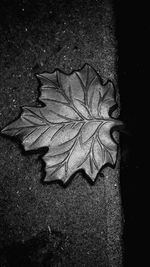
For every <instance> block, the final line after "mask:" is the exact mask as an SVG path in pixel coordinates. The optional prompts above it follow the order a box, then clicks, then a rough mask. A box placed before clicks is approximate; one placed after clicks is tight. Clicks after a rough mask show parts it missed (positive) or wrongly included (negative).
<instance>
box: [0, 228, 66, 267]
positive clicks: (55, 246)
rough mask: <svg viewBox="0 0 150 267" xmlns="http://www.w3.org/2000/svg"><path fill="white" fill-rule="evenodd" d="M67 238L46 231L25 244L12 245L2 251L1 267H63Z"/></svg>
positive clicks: (54, 232) (0, 256)
mask: <svg viewBox="0 0 150 267" xmlns="http://www.w3.org/2000/svg"><path fill="white" fill-rule="evenodd" d="M65 242H66V241H65V237H64V236H63V235H62V233H61V232H58V231H50V232H49V230H48V229H47V230H45V231H41V232H39V233H38V234H37V235H36V236H34V237H32V238H31V239H30V240H27V241H25V242H16V243H12V244H11V245H10V246H8V247H4V248H3V249H2V250H1V251H0V264H1V265H0V266H5V267H14V266H15V267H26V266H28V267H38V266H39V267H42V266H43V267H47V266H61V264H62V261H63V257H66V256H67V255H63V254H64V253H63V246H64V243H65Z"/></svg>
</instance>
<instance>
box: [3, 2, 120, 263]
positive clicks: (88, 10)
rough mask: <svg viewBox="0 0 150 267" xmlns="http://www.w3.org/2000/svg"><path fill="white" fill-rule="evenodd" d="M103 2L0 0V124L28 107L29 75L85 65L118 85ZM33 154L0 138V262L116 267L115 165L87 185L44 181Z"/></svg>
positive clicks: (33, 95) (33, 92)
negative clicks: (64, 186) (64, 184)
mask: <svg viewBox="0 0 150 267" xmlns="http://www.w3.org/2000/svg"><path fill="white" fill-rule="evenodd" d="M112 11H113V8H112V6H111V4H110V1H96V0H92V1H90V0H88V1H81V0H80V1H74V2H73V1H61V0H57V1H48V0H47V1H42V0H41V1H40V0H38V1H36V2H35V3H34V2H33V1H32V2H31V1H27V0H24V1H23V0H22V1H19V0H18V1H17V0H16V1H10V2H9V1H8V0H7V1H6V0H3V1H2V7H1V26H0V35H1V43H0V53H1V62H0V76H1V84H0V96H1V97H0V127H1V128H2V127H4V126H5V125H6V124H8V123H9V122H11V121H12V120H14V119H15V118H17V117H18V115H19V114H20V107H21V106H24V105H29V106H35V105H36V104H37V97H38V90H37V88H38V82H37V80H36V78H35V76H34V74H35V73H41V72H43V71H50V72H51V71H54V69H55V68H59V69H61V70H63V71H64V72H66V73H69V72H71V71H72V70H74V69H80V68H81V67H82V66H83V65H84V63H89V64H90V65H91V66H93V67H94V68H95V69H96V70H97V72H98V73H99V74H100V75H101V77H102V79H103V81H104V82H105V81H106V80H107V79H111V80H112V81H113V82H114V83H115V85H116V87H117V79H116V77H117V75H116V67H115V66H116V61H117V57H116V40H115V33H114V29H115V27H114V18H113V12H112ZM43 153H44V152H43V151H40V152H38V153H32V154H31V153H24V152H23V150H22V149H21V147H20V145H19V144H17V143H15V142H13V141H12V140H10V139H8V138H5V137H4V136H0V206H1V210H0V213H1V214H0V220H1V221H0V237H1V240H0V248H1V252H2V253H1V255H2V256H1V265H2V266H6V267H7V266H19V267H21V266H23V267H24V266H65V267H66V266H95V267H96V266H102V267H106V266H107V267H109V266H114V267H117V266H121V246H120V238H121V208H120V207H121V204H120V194H119V182H118V179H119V167H118V166H119V162H117V165H116V167H115V169H111V168H109V167H107V168H106V169H105V170H104V171H103V174H104V175H103V176H100V175H99V176H98V177H97V180H96V182H95V184H94V185H90V184H89V183H88V181H87V180H86V178H85V177H84V176H83V174H82V173H78V174H77V175H76V176H75V177H74V178H73V179H72V181H71V182H70V183H69V185H68V186H67V187H66V188H63V187H62V186H60V185H59V184H51V185H43V184H42V183H41V177H42V170H41V169H42V162H41V160H40V159H39V155H42V154H43Z"/></svg>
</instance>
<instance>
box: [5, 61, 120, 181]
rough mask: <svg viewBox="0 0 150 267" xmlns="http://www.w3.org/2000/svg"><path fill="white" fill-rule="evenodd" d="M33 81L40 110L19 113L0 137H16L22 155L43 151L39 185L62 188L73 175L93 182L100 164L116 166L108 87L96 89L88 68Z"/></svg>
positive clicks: (112, 98)
mask: <svg viewBox="0 0 150 267" xmlns="http://www.w3.org/2000/svg"><path fill="white" fill-rule="evenodd" d="M37 78H38V79H39V80H40V82H41V95H40V98H39V100H41V101H42V102H43V103H44V104H45V106H44V107H23V112H22V114H21V117H20V118H19V119H18V120H16V121H14V122H12V123H11V124H9V125H8V126H6V127H5V128H4V129H3V130H2V133H4V134H7V135H10V136H18V137H19V138H20V139H21V140H22V144H23V145H24V148H25V150H35V149H38V148H40V147H48V152H47V153H46V154H45V155H44V157H43V159H44V161H45V164H46V177H45V180H44V181H53V180H61V181H63V182H64V183H65V182H67V181H68V179H69V177H70V176H71V175H72V174H73V173H74V172H75V171H77V170H79V169H84V170H85V172H86V174H88V176H89V177H90V178H91V180H92V181H94V180H95V178H96V176H97V173H98V171H99V170H100V169H101V168H102V167H103V166H104V165H105V164H106V163H110V164H111V165H114V164H115V162H116V154H117V144H116V142H114V140H113V139H112V137H111V130H112V128H113V127H114V126H115V125H117V124H119V123H120V122H119V121H117V120H116V119H114V118H112V117H111V116H110V108H111V107H113V106H114V105H115V104H116V102H115V91H114V86H113V83H112V82H111V81H108V82H107V83H106V84H105V85H104V84H102V82H101V79H100V76H99V75H98V74H97V73H96V71H95V70H94V69H93V68H92V67H91V66H89V65H88V64H86V65H84V67H83V68H82V69H81V70H80V71H74V72H73V73H71V74H69V75H66V74H64V73H63V72H61V71H59V70H56V71H55V72H53V73H48V72H44V73H42V74H39V75H37Z"/></svg>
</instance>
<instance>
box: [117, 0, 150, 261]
mask: <svg viewBox="0 0 150 267" xmlns="http://www.w3.org/2000/svg"><path fill="white" fill-rule="evenodd" d="M114 3H115V4H114V7H115V18H116V35H117V41H118V57H119V62H118V78H119V89H120V97H121V120H122V121H123V122H124V123H125V127H126V133H121V136H120V144H121V177H120V183H121V196H122V203H123V213H124V228H123V242H124V266H139V261H140V260H142V261H143V260H144V257H143V254H142V252H143V248H144V233H143V223H144V224H145V222H144V221H143V218H144V208H145V207H144V206H145V204H144V206H143V203H144V201H143V200H144V198H143V195H144V194H145V187H146V175H145V174H144V173H145V168H146V163H145V161H146V158H147V156H146V154H145V152H146V145H145V144H146V142H147V141H146V140H147V139H146V138H147V137H146V131H147V130H146V128H147V120H146V117H147V115H148V113H147V110H146V107H148V106H147V100H148V99H149V98H148V87H149V86H148V79H149V68H148V63H149V48H150V42H149V35H150V24H149V22H148V12H147V10H148V7H146V5H144V3H141V2H140V3H139V2H136V1H114ZM131 3H132V4H131ZM145 227H146V226H145ZM141 266H144V265H143V263H142V265H141Z"/></svg>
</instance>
